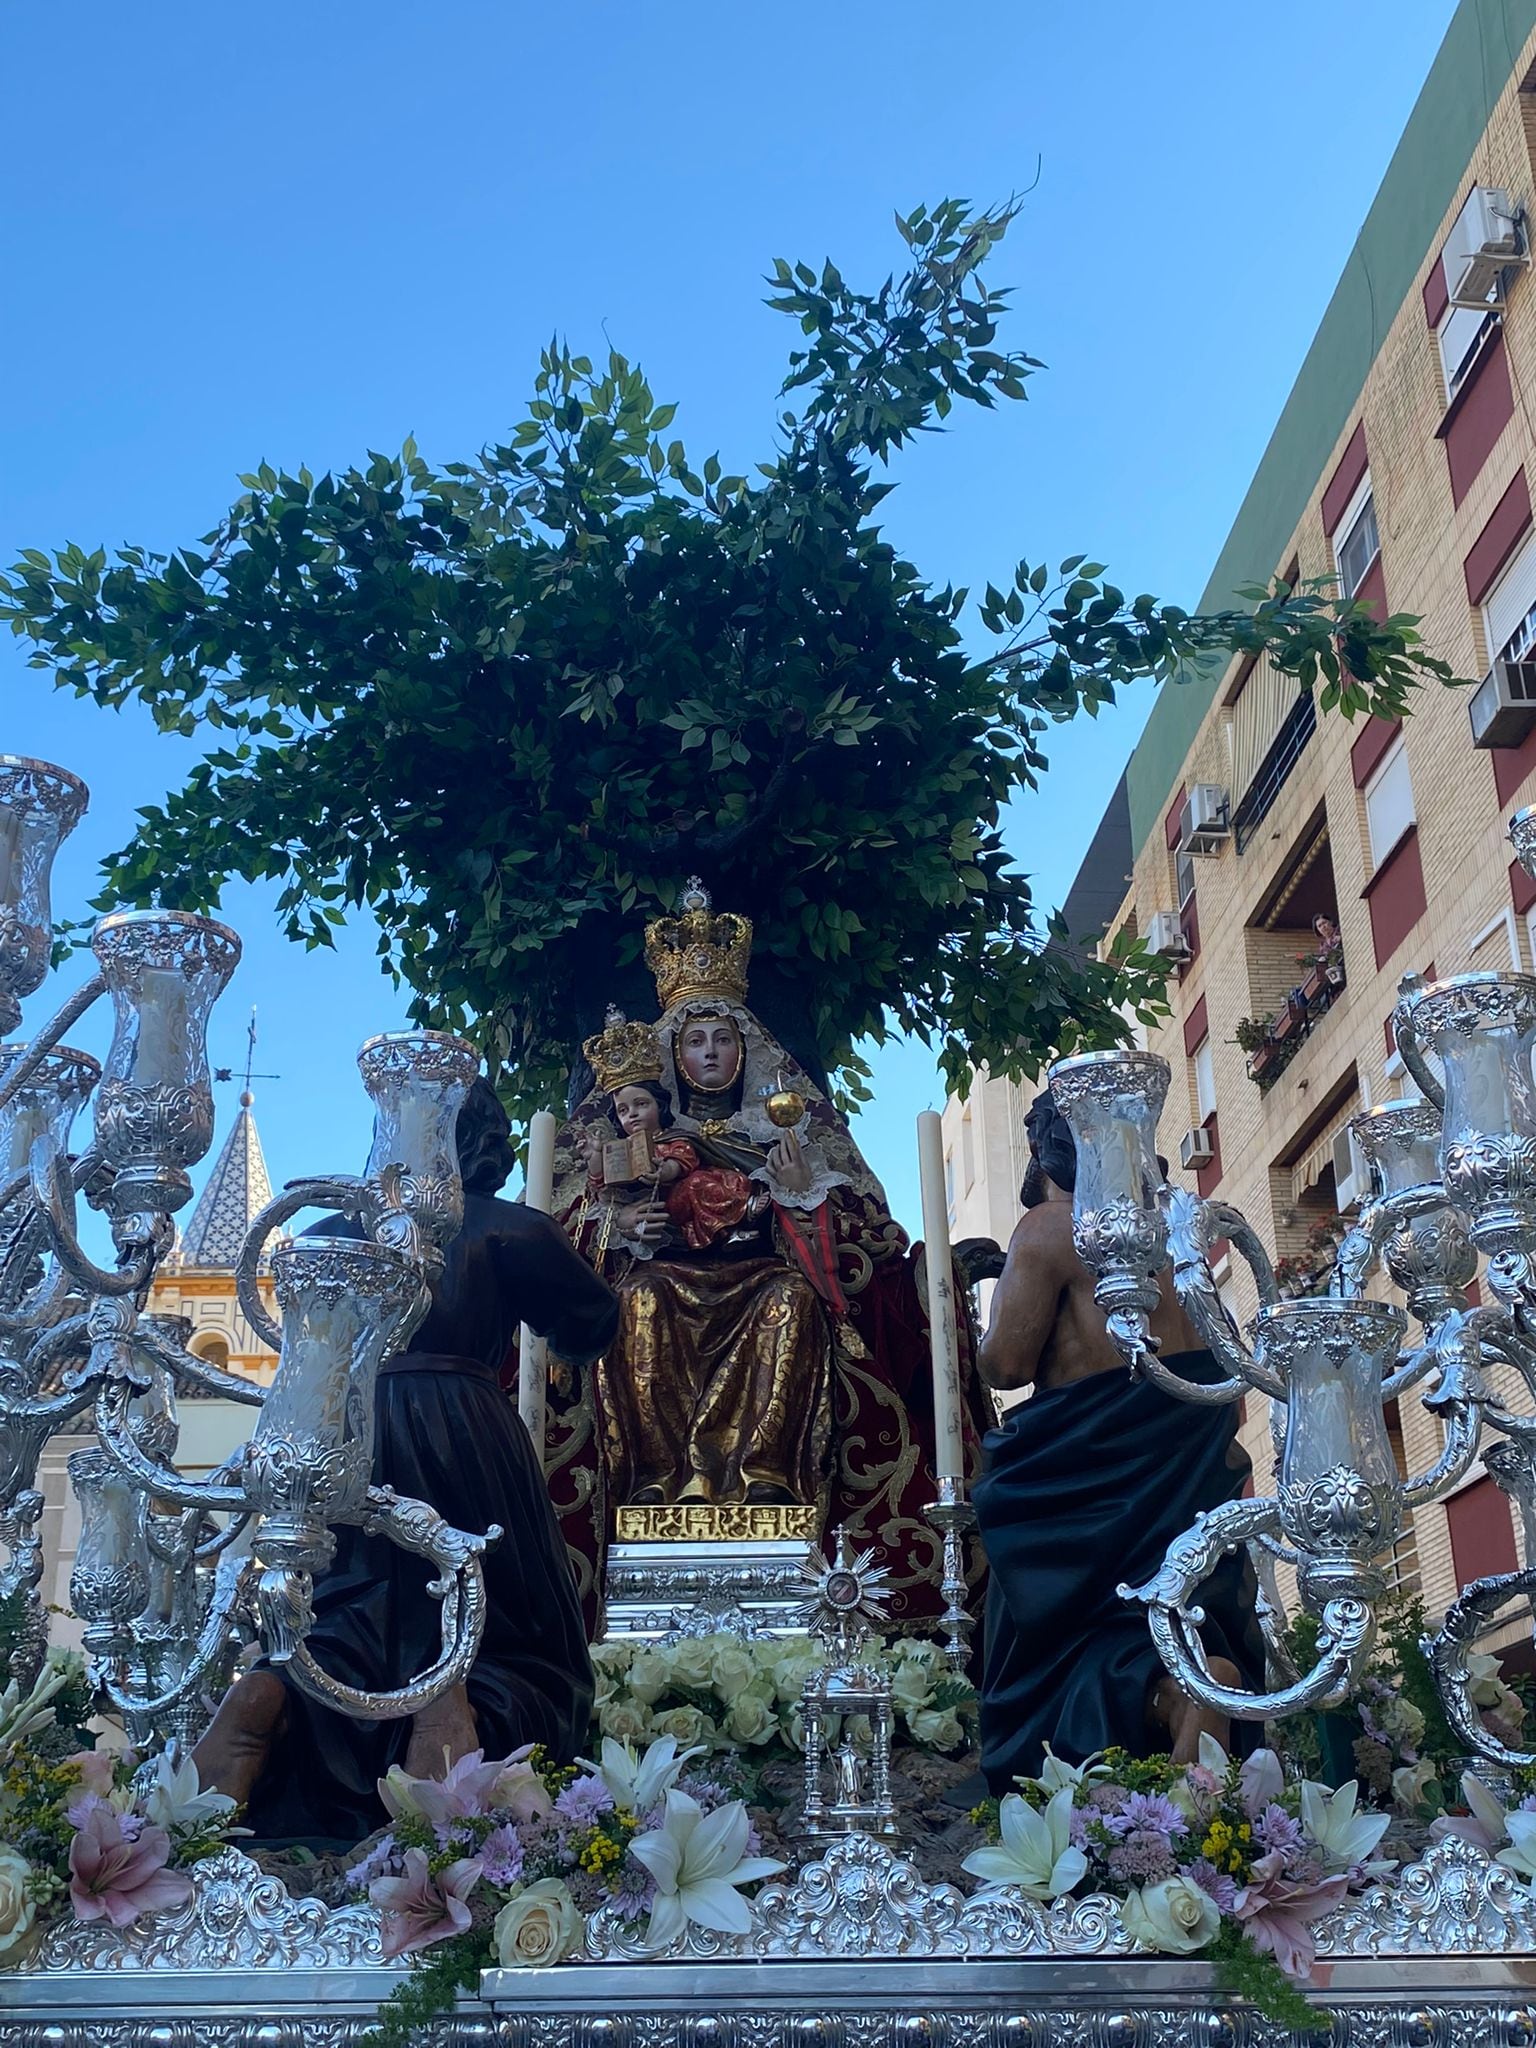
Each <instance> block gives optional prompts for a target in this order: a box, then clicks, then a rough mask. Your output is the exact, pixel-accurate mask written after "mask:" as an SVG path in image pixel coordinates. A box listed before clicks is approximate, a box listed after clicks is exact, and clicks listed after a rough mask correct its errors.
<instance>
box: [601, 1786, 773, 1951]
mask: <svg viewBox="0 0 1536 2048" xmlns="http://www.w3.org/2000/svg"><path fill="white" fill-rule="evenodd" d="M751 1825H752V1824H751V1822H750V1821H749V1820H748V1818H747V1809H746V1808H745V1806H743V1805H742V1803H741V1801H740V1800H739V1799H736V1800H733V1801H732V1802H731V1803H730V1805H729V1806H717V1807H716V1808H715V1810H714V1812H713V1813H711V1814H706V1813H705V1812H704V1809H703V1807H701V1806H700V1805H699V1802H698V1801H697V1800H696V1799H690V1798H689V1797H688V1794H687V1793H686V1792H679V1791H677V1790H675V1789H674V1790H673V1791H670V1792H669V1793H668V1794H667V1806H666V1818H665V1819H664V1820H663V1822H662V1824H661V1826H660V1827H659V1828H652V1829H651V1831H650V1833H649V1834H644V1835H638V1836H636V1838H635V1840H634V1841H633V1842H631V1843H630V1845H629V1851H630V1854H631V1855H632V1856H634V1857H637V1858H638V1859H639V1861H640V1862H641V1863H643V1864H644V1865H645V1867H646V1869H647V1870H648V1871H649V1872H650V1873H651V1875H652V1877H653V1878H655V1880H656V1903H655V1904H654V1905H653V1906H652V1908H651V1924H650V1927H649V1929H648V1930H647V1934H646V1940H647V1942H648V1944H649V1945H650V1947H652V1948H658V1949H660V1948H666V1947H668V1946H669V1945H670V1944H671V1943H672V1942H674V1941H676V1939H677V1937H678V1936H679V1935H680V1934H681V1933H682V1931H683V1929H684V1927H686V1926H687V1924H688V1922H689V1921H690V1920H691V1921H692V1922H693V1923H694V1925H695V1926H696V1927H712V1928H714V1929H715V1931H716V1932H717V1933H720V1934H746V1933H748V1932H750V1930H751V1926H752V1911H751V1908H750V1907H749V1906H748V1904H747V1902H746V1900H745V1899H744V1898H743V1897H742V1896H741V1894H740V1892H739V1891H737V1889H736V1887H737V1886H738V1885H743V1884H752V1883H754V1882H755V1880H756V1879H758V1878H760V1877H772V1876H774V1875H775V1873H776V1872H778V1871H780V1870H782V1869H783V1868H784V1865H783V1864H782V1863H780V1862H778V1861H777V1860H776V1859H775V1858H774V1857H772V1856H749V1855H747V1853H746V1849H747V1842H748V1839H749V1837H750V1834H751Z"/></svg>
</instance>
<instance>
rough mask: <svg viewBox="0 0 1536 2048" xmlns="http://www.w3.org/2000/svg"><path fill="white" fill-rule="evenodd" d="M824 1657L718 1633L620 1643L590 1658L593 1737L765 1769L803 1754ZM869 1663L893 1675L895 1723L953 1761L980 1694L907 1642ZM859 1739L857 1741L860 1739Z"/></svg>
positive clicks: (786, 1643) (797, 1644) (936, 1652)
mask: <svg viewBox="0 0 1536 2048" xmlns="http://www.w3.org/2000/svg"><path fill="white" fill-rule="evenodd" d="M824 1655H825V1653H824V1651H823V1650H822V1649H821V1648H820V1647H819V1645H818V1644H816V1643H814V1642H813V1641H812V1640H811V1638H810V1637H809V1636H776V1637H769V1638H764V1639H763V1640H762V1641H757V1642H753V1641H746V1640H744V1639H743V1638H742V1637H741V1636H739V1635H734V1634H731V1633H729V1632H721V1633H719V1634H715V1635H706V1636H685V1637H683V1638H681V1639H680V1640H679V1641H677V1642H672V1643H653V1642H646V1641H644V1640H641V1639H638V1638H626V1637H617V1638H615V1639H614V1640H613V1641H610V1642H606V1643H599V1644H598V1645H597V1646H596V1647H595V1648H594V1650H593V1652H592V1662H593V1664H594V1666H595V1667H596V1671H597V1693H596V1698H595V1701H594V1708H593V1711H594V1716H595V1722H596V1733H595V1736H594V1740H596V1739H600V1738H601V1737H603V1736H607V1737H610V1738H611V1739H612V1740H614V1741H617V1742H643V1741H645V1740H647V1739H648V1738H650V1737H653V1736H664V1735H670V1736H672V1737H673V1738H674V1739H675V1740H676V1741H677V1742H679V1743H682V1744H686V1745H693V1744H698V1745H702V1746H703V1747H704V1748H706V1749H709V1750H713V1751H718V1750H737V1751H742V1750H744V1751H747V1752H749V1753H751V1752H755V1753H757V1755H758V1757H759V1760H760V1761H762V1762H767V1761H769V1760H770V1757H771V1755H772V1753H773V1751H774V1750H775V1748H777V1750H778V1752H779V1753H780V1754H783V1753H785V1752H787V1751H790V1750H801V1749H803V1748H804V1737H803V1734H802V1730H801V1724H800V1699H801V1694H802V1692H803V1690H804V1687H805V1681H806V1678H807V1676H808V1674H809V1673H810V1672H811V1671H813V1670H815V1668H816V1666H817V1665H818V1664H819V1663H820V1662H821V1661H822V1659H823V1657H824ZM865 1661H866V1662H870V1663H876V1664H883V1665H884V1667H885V1668H886V1669H887V1670H888V1671H889V1672H890V1675H891V1697H892V1702H893V1704H894V1706H895V1709H896V1716H897V1722H898V1725H899V1726H900V1727H902V1728H903V1729H904V1730H905V1732H906V1733H907V1734H908V1735H909V1736H910V1738H911V1740H912V1741H913V1742H914V1743H916V1744H917V1745H918V1746H919V1747H920V1748H924V1749H934V1750H941V1751H944V1752H945V1753H949V1752H952V1751H955V1750H960V1749H964V1748H966V1747H968V1746H969V1744H970V1743H971V1741H972V1740H973V1739H974V1732H975V1726H976V1693H975V1688H974V1687H973V1686H972V1685H971V1683H970V1681H969V1680H968V1679H965V1678H960V1677H957V1676H956V1675H955V1674H954V1673H953V1672H951V1671H950V1670H949V1669H948V1667H947V1666H946V1664H945V1661H944V1653H943V1651H942V1650H941V1649H940V1648H939V1646H938V1645H937V1644H936V1643H931V1642H928V1641H925V1640H923V1639H921V1638H918V1637H913V1636H904V1637H898V1638H897V1639H896V1640H894V1641H892V1642H888V1643H884V1644H881V1645H878V1646H877V1645H874V1644H871V1645H870V1647H869V1649H868V1651H867V1653H866V1655H865ZM856 1732H857V1731H856Z"/></svg>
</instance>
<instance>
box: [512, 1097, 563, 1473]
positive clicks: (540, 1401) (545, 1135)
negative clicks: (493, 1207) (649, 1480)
mask: <svg viewBox="0 0 1536 2048" xmlns="http://www.w3.org/2000/svg"><path fill="white" fill-rule="evenodd" d="M556 1129H557V1126H556V1123H555V1119H554V1118H553V1117H552V1116H551V1115H550V1113H549V1111H548V1110H547V1109H536V1110H535V1111H534V1113H533V1121H532V1122H531V1123H530V1124H529V1126H528V1186H527V1190H526V1192H525V1194H524V1197H523V1199H524V1200H525V1201H526V1202H527V1204H528V1206H529V1208H530V1209H537V1210H539V1211H540V1213H541V1214H543V1215H545V1216H547V1215H548V1214H549V1212H550V1210H551V1209H552V1208H553V1207H554V1201H555V1131H556ZM517 1359H518V1362H517V1412H518V1414H519V1415H520V1416H521V1417H522V1420H523V1427H524V1428H525V1429H526V1430H527V1432H528V1434H529V1436H530V1437H532V1439H533V1448H534V1451H535V1453H536V1455H537V1457H538V1460H539V1464H540V1466H541V1467H542V1465H543V1463H544V1397H545V1392H546V1390H547V1387H548V1383H549V1347H548V1346H547V1345H546V1343H545V1342H544V1339H543V1338H542V1337H540V1336H538V1335H537V1334H536V1333H535V1332H534V1331H532V1330H530V1329H529V1327H528V1325H527V1324H526V1323H524V1324H523V1327H522V1331H521V1333H520V1336H519V1340H518V1347H517Z"/></svg>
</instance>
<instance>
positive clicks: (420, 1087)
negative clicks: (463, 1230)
mask: <svg viewBox="0 0 1536 2048" xmlns="http://www.w3.org/2000/svg"><path fill="white" fill-rule="evenodd" d="M357 1065H358V1071H359V1072H360V1073H361V1075H362V1077H363V1086H364V1087H365V1088H366V1089H367V1091H368V1095H369V1098H370V1099H371V1101H372V1103H373V1143H372V1145H371V1147H370V1148H369V1153H368V1167H367V1173H368V1178H369V1179H370V1180H371V1181H374V1182H375V1183H376V1184H377V1185H378V1186H379V1187H380V1188H381V1189H382V1190H383V1194H384V1207H385V1214H384V1217H383V1219H382V1220H381V1222H380V1223H379V1224H377V1225H376V1226H375V1233H376V1235H377V1236H378V1237H379V1238H380V1240H381V1241H383V1242H385V1243H391V1244H396V1245H398V1246H399V1248H401V1249H403V1250H414V1251H416V1252H417V1253H418V1255H423V1256H425V1257H427V1258H428V1259H429V1260H436V1259H437V1258H440V1257H441V1255H442V1251H443V1248H444V1247H445V1246H446V1245H448V1244H449V1243H450V1242H451V1241H452V1240H453V1238H455V1237H456V1236H457V1235H458V1232H459V1228H460V1226H461V1225H462V1223H463V1221H464V1188H463V1183H462V1182H461V1181H460V1179H459V1149H458V1144H457V1138H456V1131H457V1125H458V1121H459V1111H460V1110H461V1109H462V1108H463V1107H464V1102H465V1098H466V1097H467V1096H468V1094H469V1091H470V1088H471V1087H472V1085H473V1083H474V1080H475V1076H476V1075H477V1074H478V1073H479V1071H480V1055H479V1054H478V1053H477V1052H476V1051H475V1049H474V1047H473V1046H472V1045H470V1044H468V1043H467V1042H466V1041H465V1040H464V1039H462V1038H455V1037H454V1036H453V1035H452V1034H451V1033H450V1032H447V1031H386V1032H382V1033H380V1035H379V1036H378V1037H377V1038H370V1039H369V1040H368V1042H367V1043H366V1044H365V1045H364V1047H363V1049H362V1051H361V1052H359V1054H358V1056H357Z"/></svg>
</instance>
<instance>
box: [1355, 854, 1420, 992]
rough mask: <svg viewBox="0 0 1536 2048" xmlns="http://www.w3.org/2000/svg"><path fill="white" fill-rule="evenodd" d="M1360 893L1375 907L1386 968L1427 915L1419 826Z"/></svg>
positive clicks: (1375, 932)
mask: <svg viewBox="0 0 1536 2048" xmlns="http://www.w3.org/2000/svg"><path fill="white" fill-rule="evenodd" d="M1360 893H1361V895H1362V896H1364V898H1365V899H1366V901H1367V903H1369V905H1370V907H1371V940H1372V943H1373V944H1374V946H1375V948H1376V965H1377V966H1378V967H1385V966H1386V964H1387V962H1388V961H1389V960H1390V959H1391V957H1392V955H1393V954H1394V953H1395V952H1396V951H1397V949H1398V947H1399V946H1400V945H1401V944H1402V943H1403V941H1404V939H1406V938H1407V936H1408V934H1409V933H1410V932H1411V931H1412V930H1413V928H1414V926H1415V925H1416V924H1417V923H1418V921H1419V919H1420V918H1421V917H1422V916H1423V915H1424V904H1425V898H1424V867H1423V863H1422V862H1421V861H1420V859H1419V832H1418V827H1417V826H1416V825H1415V826H1412V827H1410V829H1409V830H1408V831H1407V832H1405V833H1404V834H1403V836H1402V838H1401V839H1400V840H1399V841H1398V843H1397V846H1396V847H1395V848H1394V850H1393V851H1392V852H1391V853H1389V854H1388V855H1387V857H1386V859H1385V860H1384V861H1383V862H1382V864H1381V866H1380V867H1379V868H1378V869H1377V870H1376V872H1375V874H1374V875H1372V877H1371V879H1370V880H1369V881H1368V882H1367V883H1366V885H1365V887H1364V888H1363V889H1362V890H1361V892H1360Z"/></svg>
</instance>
